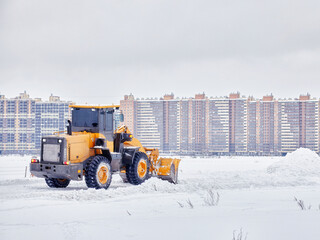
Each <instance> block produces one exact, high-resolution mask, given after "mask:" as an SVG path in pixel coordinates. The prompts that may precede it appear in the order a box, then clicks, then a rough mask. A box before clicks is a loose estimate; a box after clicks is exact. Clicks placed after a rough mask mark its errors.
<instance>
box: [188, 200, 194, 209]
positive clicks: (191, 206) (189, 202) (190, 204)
mask: <svg viewBox="0 0 320 240" xmlns="http://www.w3.org/2000/svg"><path fill="white" fill-rule="evenodd" d="M187 204H188V205H189V207H190V208H193V204H192V202H191V200H190V199H189V198H188V200H187Z"/></svg>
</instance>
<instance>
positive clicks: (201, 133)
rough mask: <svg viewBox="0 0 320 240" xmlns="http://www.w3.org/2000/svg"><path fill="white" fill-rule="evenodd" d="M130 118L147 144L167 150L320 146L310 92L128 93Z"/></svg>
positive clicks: (125, 105) (125, 107)
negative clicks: (258, 95)
mask: <svg viewBox="0 0 320 240" xmlns="http://www.w3.org/2000/svg"><path fill="white" fill-rule="evenodd" d="M121 109H122V111H123V113H124V115H125V119H126V122H125V123H126V124H127V125H129V124H130V125H131V126H132V127H131V128H132V129H134V131H135V133H136V136H137V137H138V138H139V139H140V140H141V142H142V143H143V144H145V145H146V146H148V147H158V148H160V150H163V151H166V152H176V153H208V154H263V155H266V154H267V155H270V154H285V153H287V152H291V151H294V150H295V149H297V148H299V147H307V148H309V149H312V150H314V151H317V152H319V149H320V148H319V145H320V143H319V142H320V141H319V139H320V133H319V121H320V120H319V115H320V113H319V112H320V109H319V100H316V99H310V96H309V95H306V96H300V98H299V99H294V100H292V99H288V100H287V99H285V100H283V99H280V100H276V99H274V97H273V96H272V95H269V96H264V97H263V98H262V99H254V98H253V97H249V98H245V97H240V93H233V94H230V95H229V97H224V98H208V97H206V96H205V94H196V95H195V97H194V98H182V99H177V98H174V95H173V94H171V95H165V96H164V98H161V99H159V100H155V99H147V100H144V99H141V100H140V99H134V97H133V96H132V95H130V96H125V99H124V100H122V101H121Z"/></svg>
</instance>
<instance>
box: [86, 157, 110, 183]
mask: <svg viewBox="0 0 320 240" xmlns="http://www.w3.org/2000/svg"><path fill="white" fill-rule="evenodd" d="M85 180H86V184H87V187H88V188H95V189H100V188H104V189H107V188H108V187H109V186H110V184H111V180H112V170H111V164H110V161H109V160H108V159H107V158H106V157H104V156H95V157H93V158H92V160H91V161H90V163H88V166H87V168H86V172H85Z"/></svg>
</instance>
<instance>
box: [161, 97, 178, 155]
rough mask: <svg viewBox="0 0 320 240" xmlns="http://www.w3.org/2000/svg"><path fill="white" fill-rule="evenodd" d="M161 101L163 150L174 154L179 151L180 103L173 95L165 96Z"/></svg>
mask: <svg viewBox="0 0 320 240" xmlns="http://www.w3.org/2000/svg"><path fill="white" fill-rule="evenodd" d="M163 100H164V101H163V118H164V119H163V120H164V121H163V130H164V137H163V150H164V151H166V152H171V151H174V152H176V151H179V149H180V146H179V139H180V101H179V100H178V99H174V95H173V94H168V95H165V96H164V98H163Z"/></svg>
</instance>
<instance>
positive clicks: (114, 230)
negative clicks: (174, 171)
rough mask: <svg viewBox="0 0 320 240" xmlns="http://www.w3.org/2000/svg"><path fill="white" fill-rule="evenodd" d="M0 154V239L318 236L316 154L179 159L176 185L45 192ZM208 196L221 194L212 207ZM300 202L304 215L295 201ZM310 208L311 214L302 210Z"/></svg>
mask: <svg viewBox="0 0 320 240" xmlns="http://www.w3.org/2000/svg"><path fill="white" fill-rule="evenodd" d="M29 161H30V157H20V156H2V157H0V166H1V167H0V213H1V214H0V239H86V240H88V239H95V238H102V239H117V240H121V239H139V240H141V239H159V240H160V239H161V240H163V239H198V240H202V239H218V240H219V239H221V240H224V239H230V240H232V239H233V234H235V237H236V238H235V239H237V235H238V234H239V232H240V231H241V229H242V233H243V237H242V239H243V240H244V239H245V235H247V238H246V239H247V240H275V239H281V240H282V239H290V240H295V239H297V240H301V239H308V240H313V239H314V240H318V239H320V157H319V156H318V155H316V154H315V153H313V152H311V151H309V150H306V149H299V150H297V151H296V152H294V153H292V154H288V155H287V156H286V157H221V158H187V157H183V158H182V161H181V164H180V170H179V179H180V182H179V184H178V185H174V184H171V183H169V182H166V181H162V180H160V179H157V178H152V179H150V180H148V181H146V182H145V183H143V184H142V185H139V186H133V185H130V184H125V183H123V182H122V181H121V179H120V177H119V176H118V175H114V176H113V182H112V184H111V186H110V188H109V189H108V190H94V189H88V188H87V187H86V185H85V182H84V181H83V182H71V183H70V185H69V187H68V188H66V189H50V188H49V187H47V185H46V184H45V182H44V180H43V179H39V178H33V177H31V176H30V173H29V172H28V171H27V177H25V167H26V166H28V164H29ZM209 192H213V193H214V197H217V193H218V194H219V196H220V200H219V202H218V203H217V204H216V205H215V206H210V205H209V204H208V200H210V197H209ZM295 197H296V198H297V199H298V200H303V201H304V204H305V206H306V210H304V211H302V210H301V209H300V208H299V206H298V204H297V202H296V201H295V200H294V198H295ZM309 206H310V209H308V208H309Z"/></svg>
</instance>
